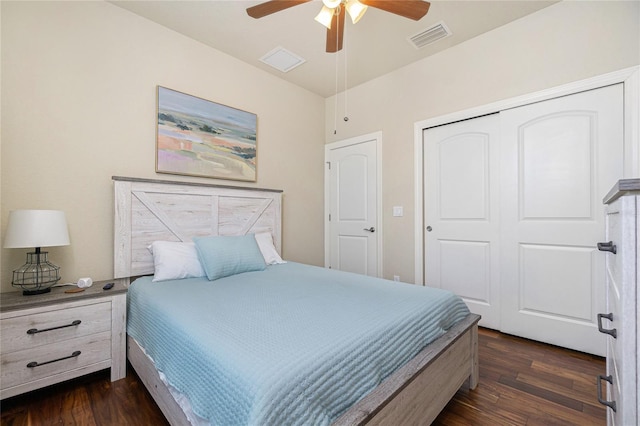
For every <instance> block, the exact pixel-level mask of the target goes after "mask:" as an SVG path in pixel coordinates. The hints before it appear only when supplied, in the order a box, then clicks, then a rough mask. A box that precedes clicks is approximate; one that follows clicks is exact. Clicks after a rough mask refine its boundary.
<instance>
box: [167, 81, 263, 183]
mask: <svg viewBox="0 0 640 426" xmlns="http://www.w3.org/2000/svg"><path fill="white" fill-rule="evenodd" d="M157 118H158V129H157V138H156V151H157V155H156V172H158V173H171V174H179V175H189V176H203V177H209V178H216V179H231V180H244V181H250V182H255V181H256V142H257V124H258V123H257V121H258V118H257V116H256V115H255V114H252V113H250V112H246V111H242V110H239V109H236V108H232V107H228V106H226V105H221V104H218V103H215V102H211V101H208V100H206V99H202V98H198V97H195V96H191V95H187V94H185V93H181V92H177V91H175V90H171V89H167V88H165V87H161V86H158V114H157Z"/></svg>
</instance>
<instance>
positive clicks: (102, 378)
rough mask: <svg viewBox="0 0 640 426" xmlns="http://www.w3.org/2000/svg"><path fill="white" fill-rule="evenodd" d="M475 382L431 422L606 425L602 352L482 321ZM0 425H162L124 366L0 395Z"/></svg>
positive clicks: (136, 378) (133, 375)
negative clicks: (599, 393) (600, 392)
mask: <svg viewBox="0 0 640 426" xmlns="http://www.w3.org/2000/svg"><path fill="white" fill-rule="evenodd" d="M479 346H480V347H479V352H480V383H479V385H478V387H477V388H476V389H475V390H473V391H470V390H469V389H465V388H463V389H461V390H460V391H458V393H457V394H456V396H455V397H454V399H453V400H452V401H451V402H450V403H449V404H448V405H447V407H446V408H445V409H444V411H443V412H442V413H441V414H440V416H439V417H438V418H437V419H436V421H435V422H434V425H474V426H476V425H491V426H493V425H508V426H516V425H527V426H531V425H580V426H587V425H605V424H606V421H605V410H604V408H603V406H602V405H600V404H599V403H598V400H597V399H596V376H597V375H598V374H603V373H604V371H605V363H604V360H603V359H602V358H599V357H595V356H592V355H587V354H583V353H579V352H574V351H570V350H566V349H562V348H558V347H554V346H550V345H545V344H542V343H537V342H532V341H529V340H525V339H521V338H518V337H513V336H508V335H505V334H501V333H498V332H495V331H492V330H487V329H480V336H479ZM0 412H1V414H0V423H1V424H2V425H7V426H9V425H30V426H37V425H97V426H101V425H154V426H156V425H159V426H162V425H167V424H168V423H167V422H166V420H165V419H164V417H163V415H162V413H161V412H160V410H159V409H158V407H157V406H156V405H155V403H154V402H153V400H152V399H151V396H150V395H149V394H148V393H147V391H146V390H145V389H144V386H143V385H142V383H141V382H140V380H139V379H138V376H137V375H136V374H135V372H134V371H133V370H132V369H131V368H129V369H128V370H127V378H126V379H123V380H119V381H117V382H114V383H111V382H110V381H109V372H108V370H107V371H103V372H98V373H95V374H91V375H89V376H85V377H83V378H79V379H76V380H72V381H69V382H66V383H61V384H58V385H54V386H50V387H48V388H46V389H41V390H38V391H34V392H30V393H28V394H24V395H20V396H17V397H13V398H9V399H6V400H4V401H2V402H0Z"/></svg>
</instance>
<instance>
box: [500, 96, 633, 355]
mask: <svg viewBox="0 0 640 426" xmlns="http://www.w3.org/2000/svg"><path fill="white" fill-rule="evenodd" d="M500 118H501V124H502V134H501V140H502V142H503V143H502V149H501V151H502V156H501V181H502V186H501V195H500V200H501V213H500V214H501V219H500V221H501V235H502V239H501V251H502V257H501V259H502V261H501V264H502V266H501V269H502V276H501V283H502V286H501V288H502V291H501V307H502V309H501V312H502V316H501V327H500V329H501V330H502V331H504V332H507V333H512V334H516V335H519V336H523V337H528V338H531V339H535V340H540V341H543V342H547V343H552V344H556V345H559V346H563V347H567V348H572V349H576V350H580V351H584V352H589V353H593V354H598V355H604V349H605V338H604V335H602V334H601V333H598V329H597V325H596V314H597V313H598V312H603V309H604V282H605V275H604V256H603V254H602V253H599V252H598V250H597V248H596V243H597V242H598V241H603V239H604V236H605V223H604V208H603V206H602V198H603V197H604V196H605V195H606V194H607V191H608V190H609V189H610V188H611V187H612V186H613V184H614V183H615V182H616V180H617V179H619V178H620V177H622V175H623V87H622V84H618V85H615V86H609V87H605V88H602V89H596V90H591V91H587V92H583V93H578V94H575V95H571V96H566V97H561V98H557V99H552V100H549V101H545V102H540V103H535V104H531V105H526V106H523V107H519V108H514V109H511V110H506V111H503V112H501V114H500Z"/></svg>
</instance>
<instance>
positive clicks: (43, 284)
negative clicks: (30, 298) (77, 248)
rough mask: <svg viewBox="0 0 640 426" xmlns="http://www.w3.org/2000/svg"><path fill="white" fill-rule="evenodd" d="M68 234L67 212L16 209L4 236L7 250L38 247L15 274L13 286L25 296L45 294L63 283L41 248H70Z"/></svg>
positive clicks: (11, 214) (10, 216)
mask: <svg viewBox="0 0 640 426" xmlns="http://www.w3.org/2000/svg"><path fill="white" fill-rule="evenodd" d="M68 245H69V231H68V230H67V219H66V217H65V214H64V212H62V211H58V210H13V211H11V212H10V213H9V224H8V225H7V230H6V232H5V237H4V247H5V248H27V247H35V252H31V253H27V263H25V264H24V265H22V266H21V267H20V268H18V269H16V270H14V271H13V280H12V281H11V285H12V286H14V287H19V288H21V289H22V290H23V291H22V294H23V295H33V294H42V293H47V292H50V291H51V287H52V286H53V285H54V284H55V283H57V282H58V281H59V280H60V267H59V266H56V265H54V264H53V263H51V262H49V261H48V260H47V254H48V253H47V252H46V251H40V248H41V247H54V246H68Z"/></svg>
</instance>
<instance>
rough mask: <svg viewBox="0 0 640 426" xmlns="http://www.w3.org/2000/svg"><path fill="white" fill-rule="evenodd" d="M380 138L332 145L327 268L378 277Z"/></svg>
mask: <svg viewBox="0 0 640 426" xmlns="http://www.w3.org/2000/svg"><path fill="white" fill-rule="evenodd" d="M379 143H380V134H379V133H376V134H373V135H366V136H363V137H358V138H353V139H349V140H347V141H342V142H336V143H335V144H330V145H327V149H326V153H325V157H326V161H327V178H326V179H325V182H326V185H327V188H326V196H327V200H326V201H325V204H327V219H328V222H327V223H326V226H327V228H328V233H327V234H328V241H327V242H326V252H325V264H326V266H328V267H330V268H333V269H339V270H342V271H349V272H355V273H358V274H363V275H370V276H379V275H380V273H379V266H380V262H379V255H380V250H379V239H380V238H381V236H380V222H379V212H378V209H379V201H380V194H379V170H378V168H379V165H378V149H379Z"/></svg>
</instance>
